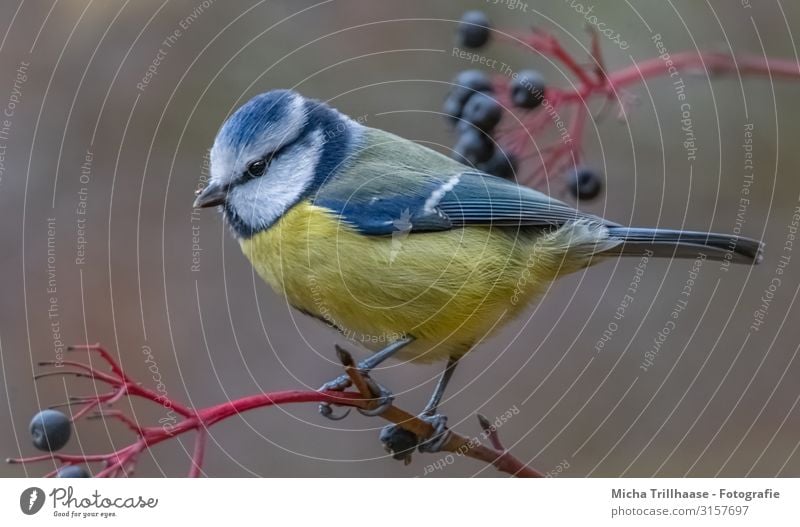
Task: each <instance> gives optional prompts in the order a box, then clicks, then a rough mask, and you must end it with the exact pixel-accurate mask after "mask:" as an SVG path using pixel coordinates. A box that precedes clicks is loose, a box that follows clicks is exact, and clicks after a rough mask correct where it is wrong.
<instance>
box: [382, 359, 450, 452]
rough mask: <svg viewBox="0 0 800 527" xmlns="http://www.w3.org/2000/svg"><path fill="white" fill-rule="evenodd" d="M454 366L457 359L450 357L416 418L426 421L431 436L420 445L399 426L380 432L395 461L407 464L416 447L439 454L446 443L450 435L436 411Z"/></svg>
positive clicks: (390, 426)
mask: <svg viewBox="0 0 800 527" xmlns="http://www.w3.org/2000/svg"><path fill="white" fill-rule="evenodd" d="M456 365H458V358H456V357H450V359H449V360H448V361H447V366H446V367H445V369H444V372H442V375H441V376H440V377H439V381H438V382H437V383H436V388H434V390H433V394H432V395H431V398H430V400H429V401H428V404H426V405H425V409H424V410H422V413H421V414H420V415H419V416H418V417H419V418H420V419H422V420H423V421H427V422H428V423H430V424H431V426H433V428H434V429H435V430H436V432H435V433H434V434H433V436H431V437H430V438H428V439H426V440H425V441H423V442H421V443H420V442H419V440H418V439H417V438H411V437H410V436H409V434H410V432H408V431H406V430H404V429H402V428H400V427H399V426H396V425H388V426H385V427H384V428H383V430H381V435H380V439H381V441H382V442H383V444H384V446H385V447H386V449H387V450H389V451H390V452H392V453H394V458H395V459H400V460H403V461H405V462H406V464H408V463H409V462H410V460H411V452H413V451H414V447H418V448H419V451H420V452H428V453H434V452H439V451H440V450H441V449H442V447H443V446H444V445H445V443H447V439H448V437H449V435H450V433H449V431H448V429H447V417H446V416H444V415H441V414H438V413H436V411H437V410H438V408H439V403H441V402H442V397H444V392H445V390H446V389H447V385H448V384H449V383H450V379H451V378H452V377H453V372H454V371H455V369H456Z"/></svg>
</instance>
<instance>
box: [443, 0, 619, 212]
mask: <svg viewBox="0 0 800 527" xmlns="http://www.w3.org/2000/svg"><path fill="white" fill-rule="evenodd" d="M490 36H491V26H490V23H489V19H488V18H487V16H486V15H485V14H484V13H483V12H481V11H468V12H466V13H464V15H463V16H462V18H461V21H460V23H459V25H458V30H457V39H458V44H459V45H460V46H462V47H465V48H471V49H476V48H480V47H482V46H484V45H486V43H487V42H489V39H490ZM496 77H497V78H495V79H494V80H493V79H492V78H490V76H489V75H487V74H486V73H484V72H483V71H481V70H475V69H470V70H466V71H462V72H461V73H459V74H458V75H457V76H456V77H455V78H454V79H453V81H452V85H453V87H452V89H451V90H450V93H449V94H448V95H447V98H446V99H445V101H444V106H443V112H444V114H445V115H446V116H447V119H448V121H449V122H450V123H451V124H452V126H453V127H454V129H455V131H456V134H457V135H458V138H457V140H456V143H455V146H454V147H453V153H452V156H453V158H454V159H456V160H458V161H460V162H461V163H464V164H466V165H469V166H472V167H475V168H477V169H478V170H481V171H483V172H486V173H488V174H492V175H494V176H498V177H503V178H508V179H518V178H517V169H518V168H519V166H518V165H519V162H518V160H519V157H520V156H519V154H518V153H517V152H516V151H515V149H514V148H504V147H503V146H502V144H503V143H504V142H506V143H512V142H514V141H506V139H507V138H508V136H509V133H508V130H505V131H504V132H503V133H496V132H497V131H498V130H497V128H498V125H499V124H500V123H501V121H502V119H503V116H504V105H503V102H508V103H509V105H510V106H511V107H512V108H513V110H510V109H509V110H507V111H508V112H511V111H513V112H516V113H519V114H523V115H524V114H529V113H533V112H536V111H537V109H539V108H540V107H541V106H542V103H543V102H544V101H545V98H546V94H547V85H546V83H545V79H544V77H543V76H542V74H541V73H539V72H538V71H536V70H533V69H524V70H520V71H518V72H515V73H514V75H513V76H512V78H511V81H510V82H507V79H506V78H505V77H504V76H502V75H497V76H496ZM501 91H503V92H505V93H504V95H500V96H498V95H499V93H500V92H501ZM501 101H502V102H501ZM518 122H522V121H517V122H515V125H516V126H519V125H518V124H517V123H518ZM526 132H527V131H526ZM517 150H521V149H519V148H518V149H517ZM565 181H566V183H567V185H566V186H567V189H568V190H569V192H570V193H571V194H572V196H573V197H575V198H577V199H592V198H595V197H597V196H598V195H599V194H600V192H601V190H602V187H603V181H602V177H601V176H600V174H599V173H598V172H597V171H595V170H592V169H590V168H588V167H580V166H573V167H570V168H569V170H568V171H567V177H566V179H565Z"/></svg>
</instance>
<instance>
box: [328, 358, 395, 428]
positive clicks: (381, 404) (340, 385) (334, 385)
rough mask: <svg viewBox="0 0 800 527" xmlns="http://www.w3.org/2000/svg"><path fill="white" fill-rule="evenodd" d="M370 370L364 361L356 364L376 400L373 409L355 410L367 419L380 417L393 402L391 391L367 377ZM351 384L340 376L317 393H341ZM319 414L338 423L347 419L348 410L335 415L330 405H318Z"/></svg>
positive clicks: (348, 378)
mask: <svg viewBox="0 0 800 527" xmlns="http://www.w3.org/2000/svg"><path fill="white" fill-rule="evenodd" d="M370 369H371V368H370V367H369V363H366V361H362V362H359V363H358V370H359V372H360V374H361V376H362V377H363V378H364V380H365V381H366V383H367V386H368V387H369V389H370V391H371V392H372V394H373V396H374V397H375V399H376V400H377V404H376V405H375V406H374V407H373V408H370V409H364V408H357V410H358V411H359V412H360V413H361V414H363V415H366V416H368V417H374V416H376V415H381V414H382V413H383V412H385V411H386V409H387V408H389V407H390V406H391V405H392V402H393V401H394V395H393V394H392V392H391V391H389V390H388V389H386V388H385V387H383V386H381V385H380V384H378V383H377V382H375V381H374V380H373V379H372V378H371V377H370V376H369V372H370ZM352 384H353V381H351V380H350V377H349V376H348V375H346V374H345V375H340V376H338V377H336V378H335V379H333V380H331V381H328V382H326V383H325V384H323V385H322V386H321V387H320V389H319V391H334V392H341V391H344V390H345V389H347V388H349V387H350V386H352ZM319 413H320V414H321V415H322V416H323V417H326V418H328V419H330V420H332V421H340V420H342V419H344V418H345V417H347V415H348V414H349V413H350V409H349V408H348V409H347V410H345V411H344V412H343V413H342V414H339V415H336V414H335V413H334V412H333V407H332V406H331V404H330V403H320V405H319Z"/></svg>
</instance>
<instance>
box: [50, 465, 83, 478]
mask: <svg viewBox="0 0 800 527" xmlns="http://www.w3.org/2000/svg"><path fill="white" fill-rule="evenodd" d="M56 477H59V478H88V477H91V476H89V473H88V472H86V469H85V468H83V467H79V466H77V465H67V466H66V467H61V468H60V469H58V473H57V474H56Z"/></svg>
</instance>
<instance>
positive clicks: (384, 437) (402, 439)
mask: <svg viewBox="0 0 800 527" xmlns="http://www.w3.org/2000/svg"><path fill="white" fill-rule="evenodd" d="M379 437H380V440H381V442H382V443H383V446H384V448H386V450H387V451H388V452H391V453H392V457H394V458H395V459H398V460H400V461H407V460H409V459H410V458H411V454H412V453H413V452H414V449H415V448H416V447H417V443H418V440H417V436H415V435H414V434H413V433H411V432H409V431H408V430H406V429H405V428H401V427H399V426H397V425H388V426H385V427H383V429H381V433H380V436H379Z"/></svg>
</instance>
